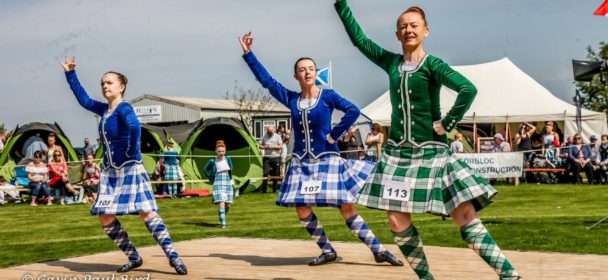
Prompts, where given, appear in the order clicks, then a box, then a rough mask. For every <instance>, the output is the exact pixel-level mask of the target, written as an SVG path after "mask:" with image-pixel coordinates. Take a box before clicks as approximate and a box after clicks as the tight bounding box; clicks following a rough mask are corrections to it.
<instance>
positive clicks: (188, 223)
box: [182, 222, 220, 228]
mask: <svg viewBox="0 0 608 280" xmlns="http://www.w3.org/2000/svg"><path fill="white" fill-rule="evenodd" d="M182 224H184V225H193V226H197V227H211V228H219V227H220V225H219V224H216V223H207V222H200V223H190V222H186V223H182Z"/></svg>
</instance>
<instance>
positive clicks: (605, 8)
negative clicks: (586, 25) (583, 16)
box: [593, 0, 608, 17]
mask: <svg viewBox="0 0 608 280" xmlns="http://www.w3.org/2000/svg"><path fill="white" fill-rule="evenodd" d="M593 14H594V15H596V16H605V17H606V16H608V0H606V1H604V4H602V5H601V6H600V7H599V8H597V10H595V12H594V13H593Z"/></svg>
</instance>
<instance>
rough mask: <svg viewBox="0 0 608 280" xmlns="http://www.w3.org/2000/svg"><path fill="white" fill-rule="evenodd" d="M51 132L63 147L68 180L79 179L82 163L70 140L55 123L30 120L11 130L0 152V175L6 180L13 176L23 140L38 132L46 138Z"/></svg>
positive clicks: (76, 180) (75, 180)
mask: <svg viewBox="0 0 608 280" xmlns="http://www.w3.org/2000/svg"><path fill="white" fill-rule="evenodd" d="M51 132H53V133H55V138H56V139H57V145H58V146H61V147H62V148H63V151H64V154H65V156H66V160H67V161H68V166H69V170H70V173H69V177H70V181H71V182H78V181H80V176H81V173H80V172H81V171H82V164H81V163H80V162H79V159H78V155H77V154H76V151H75V150H74V147H72V144H71V143H70V140H69V139H68V137H67V136H66V135H65V133H63V130H61V127H59V125H58V124H57V123H54V124H48V123H40V122H32V123H29V124H26V125H24V126H17V127H16V128H15V130H13V134H12V136H11V138H10V139H9V140H8V141H7V142H6V144H5V146H4V150H2V154H0V175H2V176H4V177H5V178H6V179H7V180H10V178H12V177H14V176H15V174H14V169H15V166H16V165H17V163H18V162H19V160H20V159H21V156H20V155H21V152H22V149H23V145H24V144H25V141H26V140H27V139H29V138H30V137H32V136H34V135H36V134H40V137H41V138H42V139H45V140H46V138H47V137H48V136H49V133H51Z"/></svg>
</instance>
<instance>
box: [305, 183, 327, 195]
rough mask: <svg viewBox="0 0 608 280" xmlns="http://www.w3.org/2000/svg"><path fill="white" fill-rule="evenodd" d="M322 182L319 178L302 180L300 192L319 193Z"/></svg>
mask: <svg viewBox="0 0 608 280" xmlns="http://www.w3.org/2000/svg"><path fill="white" fill-rule="evenodd" d="M322 184H323V183H322V182H321V181H319V180H311V181H304V182H302V188H301V189H300V194H319V193H321V186H322Z"/></svg>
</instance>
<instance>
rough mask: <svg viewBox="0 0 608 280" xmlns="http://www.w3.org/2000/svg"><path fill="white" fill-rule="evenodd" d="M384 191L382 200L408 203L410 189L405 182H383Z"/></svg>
mask: <svg viewBox="0 0 608 280" xmlns="http://www.w3.org/2000/svg"><path fill="white" fill-rule="evenodd" d="M382 184H383V185H384V191H383V192H382V198H384V199H390V200H399V201H409V200H410V195H411V193H412V187H411V186H408V185H406V184H405V182H396V181H383V182H382Z"/></svg>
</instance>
